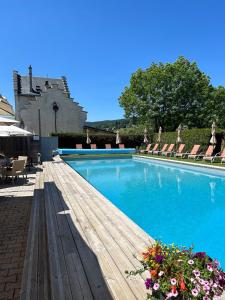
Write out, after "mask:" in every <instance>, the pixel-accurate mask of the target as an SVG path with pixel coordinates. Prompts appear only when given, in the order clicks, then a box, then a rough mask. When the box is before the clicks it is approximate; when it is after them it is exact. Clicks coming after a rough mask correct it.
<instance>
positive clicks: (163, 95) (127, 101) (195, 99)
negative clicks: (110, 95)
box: [119, 57, 211, 130]
mask: <svg viewBox="0 0 225 300" xmlns="http://www.w3.org/2000/svg"><path fill="white" fill-rule="evenodd" d="M210 90H211V86H210V79H209V77H208V76H206V75H205V74H204V73H203V72H201V71H200V70H199V68H198V66H197V65H196V63H195V62H190V61H188V60H187V59H185V58H184V57H179V58H178V59H177V61H175V62H174V63H166V64H163V63H159V64H155V63H153V64H152V65H151V66H150V67H149V68H148V69H146V70H141V69H138V70H137V71H136V72H135V73H134V74H132V76H131V79H130V85H129V86H128V87H125V90H124V91H123V93H122V95H121V96H120V98H119V103H120V105H121V106H122V107H123V108H124V110H125V115H126V117H127V118H132V119H134V120H137V122H138V123H150V124H152V126H153V128H154V129H155V130H157V129H158V127H159V126H162V127H163V129H164V130H174V129H175V128H176V127H177V126H178V124H179V123H183V124H185V125H187V126H188V127H201V126H202V125H203V123H204V106H205V103H206V100H207V99H208V97H209V94H210Z"/></svg>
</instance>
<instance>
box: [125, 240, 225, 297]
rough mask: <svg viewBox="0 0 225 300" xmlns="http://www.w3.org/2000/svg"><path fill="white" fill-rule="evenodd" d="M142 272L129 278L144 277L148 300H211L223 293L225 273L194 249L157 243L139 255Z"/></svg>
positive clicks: (131, 272) (136, 271)
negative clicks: (140, 275) (142, 275)
mask: <svg viewBox="0 0 225 300" xmlns="http://www.w3.org/2000/svg"><path fill="white" fill-rule="evenodd" d="M140 262H141V264H142V266H143V267H142V268H141V269H139V270H135V271H130V272H128V271H126V273H127V274H128V276H131V275H138V274H142V273H144V272H145V273H147V277H146V280H145V286H146V289H147V290H148V291H149V292H148V293H147V299H188V300H189V299H196V300H200V299H201V300H210V299H213V298H214V297H215V296H221V295H222V293H223V291H224V290H225V273H224V272H223V270H222V269H221V268H220V265H219V262H218V261H217V260H212V259H211V258H210V257H209V256H208V255H206V253H205V252H197V253H194V252H193V248H189V249H186V248H179V247H177V246H175V245H165V244H163V243H161V242H156V243H155V244H153V245H152V246H149V247H147V248H146V249H145V251H144V252H143V253H142V257H141V259H140Z"/></svg>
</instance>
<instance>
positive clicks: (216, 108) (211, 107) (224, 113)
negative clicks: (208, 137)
mask: <svg viewBox="0 0 225 300" xmlns="http://www.w3.org/2000/svg"><path fill="white" fill-rule="evenodd" d="M204 116H205V126H206V127H208V126H209V124H210V123H212V122H213V121H214V122H216V124H217V126H218V127H220V128H225V88H224V87H223V86H219V87H217V88H213V87H212V88H211V94H210V96H209V97H208V99H207V101H206V106H205V112H204Z"/></svg>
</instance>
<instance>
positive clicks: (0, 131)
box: [0, 125, 32, 136]
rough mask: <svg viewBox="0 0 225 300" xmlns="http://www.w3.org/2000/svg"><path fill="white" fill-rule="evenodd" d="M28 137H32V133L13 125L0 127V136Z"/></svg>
mask: <svg viewBox="0 0 225 300" xmlns="http://www.w3.org/2000/svg"><path fill="white" fill-rule="evenodd" d="M28 135H32V133H31V132H29V131H27V130H24V129H21V128H19V127H16V126H14V125H10V126H6V125H3V126H0V136H28Z"/></svg>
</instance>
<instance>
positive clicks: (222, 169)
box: [132, 154, 225, 172]
mask: <svg viewBox="0 0 225 300" xmlns="http://www.w3.org/2000/svg"><path fill="white" fill-rule="evenodd" d="M132 157H138V158H145V159H149V160H150V159H152V160H158V161H163V162H168V163H173V164H181V165H189V166H196V167H202V168H207V169H216V170H220V171H223V172H225V168H224V167H219V166H213V165H212V166H211V165H204V164H201V163H192V162H188V161H180V160H172V159H165V158H160V157H152V156H144V155H137V154H134V155H132Z"/></svg>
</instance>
